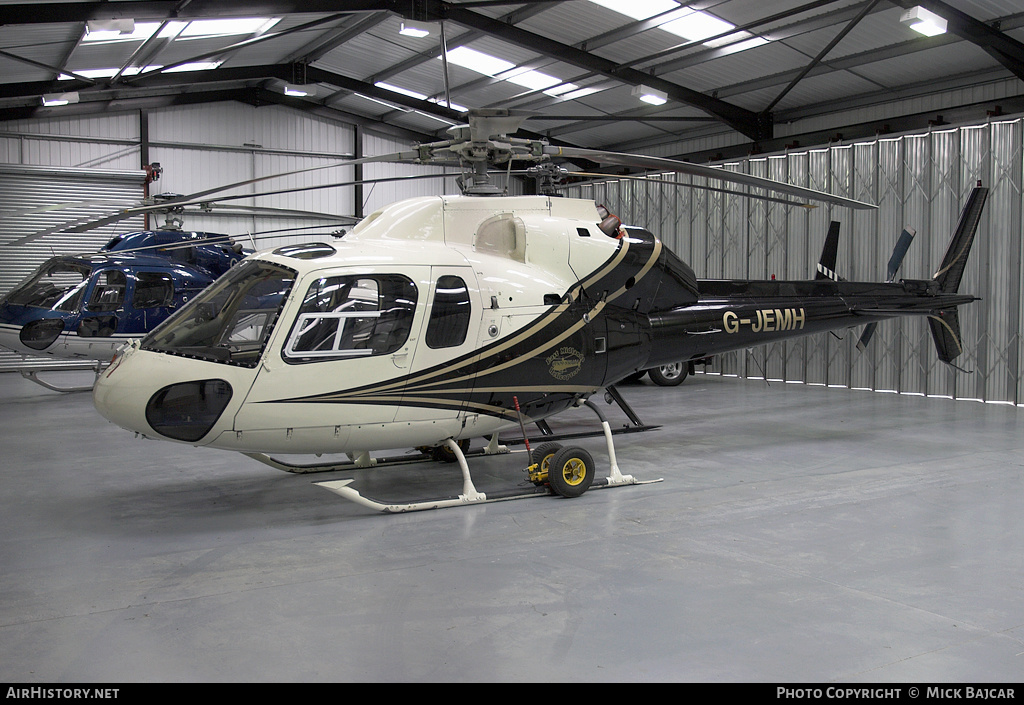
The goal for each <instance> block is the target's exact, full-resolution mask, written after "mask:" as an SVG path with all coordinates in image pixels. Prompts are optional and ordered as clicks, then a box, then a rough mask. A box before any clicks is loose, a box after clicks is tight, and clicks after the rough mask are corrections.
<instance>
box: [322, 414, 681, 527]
mask: <svg viewBox="0 0 1024 705" xmlns="http://www.w3.org/2000/svg"><path fill="white" fill-rule="evenodd" d="M595 410H596V407H595ZM602 427H603V431H604V434H605V440H606V442H607V446H608V454H609V458H610V460H611V474H610V475H609V476H608V477H603V478H594V482H593V484H592V485H591V486H590V489H600V488H605V487H624V486H626V485H647V484H653V483H655V482H661V481H662V479H661V478H659V479H657V480H638V479H636V478H634V477H633V476H632V475H623V474H622V473H621V472H619V467H618V465H617V464H616V462H615V450H614V446H613V444H612V433H611V429H610V428H609V426H608V422H607V421H604V419H602ZM445 445H446V446H447V447H448V449H449V450H451V452H452V453H453V455H454V456H455V457H456V459H457V460H458V463H459V467H460V468H461V470H462V483H463V484H462V494H460V495H458V496H454V497H451V496H450V497H442V498H437V499H425V500H420V501H416V502H407V503H403V504H392V503H387V502H382V501H380V500H376V499H373V498H370V497H364V496H363V495H362V494H360V493H359V491H358V490H356V489H355V488H354V487H351V484H352V482H354V480H352V479H347V480H329V481H327V482H317V483H315V484H317V485H319V486H321V487H323V488H324V489H327V490H330V491H331V492H334V493H335V494H337V495H339V496H341V497H344V498H345V499H348V500H350V501H352V502H355V503H356V504H359V505H362V506H364V507H368V508H370V509H374V510H376V511H379V512H384V513H386V514H398V513H403V512H418V511H424V510H428V509H443V508H446V507H463V506H467V505H471V504H484V503H488V502H506V501H509V500H513V499H526V498H528V497H544V496H555V495H556V493H555V492H554V491H553V490H552V489H551V488H550V487H549V486H547V485H542V486H533V487H527V488H519V489H514V490H503V491H500V492H492V493H490V494H486V493H483V492H478V491H477V489H476V487H475V486H474V485H473V479H472V477H471V476H470V474H469V464H468V463H467V462H466V456H465V454H464V453H463V452H462V450H461V449H460V448H459V447H458V444H456V443H455V442H454V441H452V440H450V439H449V440H447V441H445ZM492 445H493V444H492Z"/></svg>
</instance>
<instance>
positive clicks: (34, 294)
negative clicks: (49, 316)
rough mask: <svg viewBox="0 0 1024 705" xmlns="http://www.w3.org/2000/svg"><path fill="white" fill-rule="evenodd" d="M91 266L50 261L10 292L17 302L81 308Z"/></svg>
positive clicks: (62, 308)
mask: <svg viewBox="0 0 1024 705" xmlns="http://www.w3.org/2000/svg"><path fill="white" fill-rule="evenodd" d="M91 271H92V270H91V268H90V267H89V266H87V265H84V264H79V263H77V262H71V261H59V260H58V261H57V262H48V263H46V264H44V265H43V266H42V267H40V268H39V269H37V270H36V271H35V272H34V273H33V274H32V276H30V277H29V278H28V279H26V280H25V281H23V282H22V283H21V284H19V285H18V286H17V287H15V288H14V290H13V291H11V293H10V294H8V295H7V297H6V299H5V301H6V302H7V303H9V304H13V305H15V306H33V307H36V308H46V309H50V310H52V311H77V310H78V307H79V305H80V304H81V301H82V293H83V292H84V291H85V286H86V284H88V282H89V274H90V272H91Z"/></svg>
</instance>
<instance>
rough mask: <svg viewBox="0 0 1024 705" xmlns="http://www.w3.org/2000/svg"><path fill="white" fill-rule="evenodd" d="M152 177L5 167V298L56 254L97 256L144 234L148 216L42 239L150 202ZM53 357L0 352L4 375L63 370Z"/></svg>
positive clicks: (0, 196) (1, 211)
mask: <svg viewBox="0 0 1024 705" xmlns="http://www.w3.org/2000/svg"><path fill="white" fill-rule="evenodd" d="M145 182H146V172H145V171H143V170H141V169H140V170H138V171H115V170H106V169H75V168H62V167H41V166H23V165H17V164H0V296H2V295H4V294H6V293H7V292H8V291H10V290H11V289H12V288H14V287H15V286H16V285H17V284H18V283H19V282H20V281H21V280H22V279H24V278H25V277H27V276H28V275H29V274H31V273H32V272H33V271H34V270H35V269H36V267H38V266H39V265H40V264H42V263H43V262H44V261H46V260H47V259H49V258H50V257H53V256H54V255H64V254H77V253H83V252H95V251H96V250H98V249H99V248H100V247H102V246H103V245H104V244H106V242H107V241H108V240H109V239H110V238H111V237H112V236H113V235H115V234H118V233H126V232H131V231H133V230H141V229H142V228H143V227H145V224H144V223H145V220H144V218H143V216H134V217H132V218H130V219H127V220H122V221H119V222H116V223H111V224H109V225H105V226H103V227H100V228H97V229H96V230H93V231H91V232H86V233H70V234H69V233H64V234H61V233H53V234H48V235H41V236H39V237H35V238H34V239H31V241H29V242H25V243H23V244H14V243H16V242H17V241H19V240H23V239H25V238H28V237H30V236H33V235H35V234H38V233H40V232H43V231H45V230H48V229H50V228H55V227H57V226H60V225H63V224H66V223H70V222H78V221H82V222H87V221H89V220H91V219H94V218H98V217H102V216H104V215H109V214H111V213H114V212H117V211H118V210H120V209H122V208H125V207H127V206H132V205H137V204H138V203H139V202H140V201H141V200H142V199H143V197H144V195H145V193H144V189H145ZM60 364H61V363H60V361H58V360H53V359H52V358H25V357H23V356H21V355H19V354H17V353H14V352H11V351H8V350H5V349H3V348H0V371H9V370H15V369H18V368H20V367H25V366H33V367H37V366H55V367H56V366H59V365H60Z"/></svg>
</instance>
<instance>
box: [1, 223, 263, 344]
mask: <svg viewBox="0 0 1024 705" xmlns="http://www.w3.org/2000/svg"><path fill="white" fill-rule="evenodd" d="M247 254H250V253H249V252H246V251H245V250H244V249H243V248H242V246H241V245H239V244H237V243H234V242H232V241H231V238H230V237H229V236H227V235H221V234H214V233H202V232H183V231H181V230H145V231H140V232H133V233H129V234H126V235H118V236H117V237H114V238H113V239H112V240H110V241H109V242H108V243H107V244H106V245H104V246H103V247H102V248H101V249H100V250H99V251H98V252H96V253H92V254H82V255H62V256H57V257H53V258H51V259H49V260H47V261H46V262H44V263H43V264H42V265H40V266H39V268H38V269H36V271H35V272H33V273H32V275H31V276H29V277H28V278H27V279H25V280H24V281H23V282H22V283H21V284H19V285H18V286H17V287H15V288H14V289H13V290H12V291H10V292H9V293H8V294H7V295H6V296H4V297H3V299H0V346H3V347H6V348H10V349H11V350H14V351H15V352H18V353H22V354H25V355H34V356H52V357H57V358H67V359H78V360H95V361H107V360H110V358H111V356H112V355H113V352H114V350H116V349H117V348H118V347H120V346H121V345H122V344H123V343H124V342H125V341H127V340H130V339H132V338H139V337H141V336H143V335H145V334H146V333H148V332H149V331H150V330H152V329H153V328H154V327H155V326H156V325H158V324H159V323H161V322H163V320H164V319H166V318H167V317H168V316H170V315H171V313H173V312H174V311H175V310H176V309H177V308H179V307H180V306H182V305H184V304H185V303H186V302H187V301H189V300H190V299H191V298H192V297H193V296H195V295H196V294H198V293H199V292H201V291H202V290H203V289H205V288H206V287H207V286H209V285H210V284H211V283H212V282H213V281H214V280H215V279H217V278H218V277H219V276H221V275H222V274H224V273H225V272H227V271H228V270H229V269H230V268H231V267H232V266H233V265H234V264H235V263H236V262H238V261H240V260H241V259H243V258H244V257H245V256H246V255H247Z"/></svg>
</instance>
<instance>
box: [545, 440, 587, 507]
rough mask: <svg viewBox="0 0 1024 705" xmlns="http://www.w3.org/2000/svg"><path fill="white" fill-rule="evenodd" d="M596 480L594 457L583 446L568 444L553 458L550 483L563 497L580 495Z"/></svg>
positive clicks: (549, 476) (549, 475) (549, 471)
mask: <svg viewBox="0 0 1024 705" xmlns="http://www.w3.org/2000/svg"><path fill="white" fill-rule="evenodd" d="M593 481H594V459H593V458H592V457H591V455H590V453H588V452H587V451H586V450H584V449H583V448H580V447H578V446H566V447H565V448H562V449H561V450H560V451H558V452H557V453H555V454H554V456H553V457H552V458H551V462H550V464H549V470H548V484H549V485H551V489H552V490H553V491H554V492H555V494H558V495H561V496H562V497H579V496H580V495H581V494H583V493H584V492H586V491H587V489H588V488H589V487H590V484H591V483H592V482H593Z"/></svg>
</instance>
